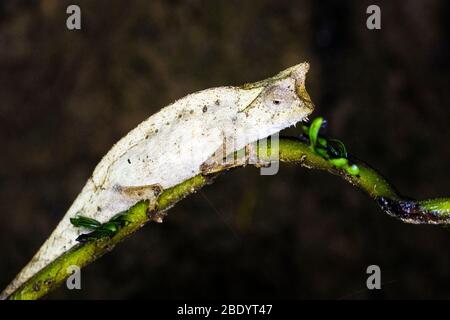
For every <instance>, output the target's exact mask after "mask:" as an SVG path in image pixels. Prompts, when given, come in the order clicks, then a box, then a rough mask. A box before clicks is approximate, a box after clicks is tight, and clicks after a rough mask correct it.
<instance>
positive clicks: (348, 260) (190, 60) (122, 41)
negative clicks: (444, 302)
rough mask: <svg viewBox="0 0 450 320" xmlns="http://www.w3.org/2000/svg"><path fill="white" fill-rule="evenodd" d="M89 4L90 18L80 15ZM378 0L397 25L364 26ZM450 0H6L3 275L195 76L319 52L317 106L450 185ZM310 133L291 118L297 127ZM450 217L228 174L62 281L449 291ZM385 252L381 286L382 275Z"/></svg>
mask: <svg viewBox="0 0 450 320" xmlns="http://www.w3.org/2000/svg"><path fill="white" fill-rule="evenodd" d="M69 4H78V5H80V6H81V10H82V30H81V31H68V30H67V29H66V27H65V19H66V17H67V14H66V13H65V11H66V7H67V6H68V5H69ZM370 4H377V5H379V6H380V7H381V11H382V29H381V30H377V31H370V30H368V29H367V28H366V18H367V16H368V15H367V14H366V8H367V6H368V5H370ZM449 8H450V4H449V2H448V1H444V0H443V1H436V0H431V1H430V0H411V1H369V2H368V1H354V2H348V1H327V2H325V1H314V0H310V1H298V0H297V1H109V0H108V1H106V0H104V1H70V2H67V1H60V0H45V1H4V0H2V1H1V2H0V130H1V131H0V132H1V134H0V140H1V144H0V146H1V153H2V156H1V157H0V177H1V180H0V287H2V288H3V287H5V286H6V285H7V283H9V281H10V280H11V279H12V278H13V277H14V275H15V274H16V273H17V272H18V271H19V270H20V268H21V267H22V266H23V265H25V263H26V262H27V261H28V260H29V259H30V258H31V257H32V255H33V254H34V252H35V251H36V250H37V249H38V248H39V246H40V245H41V244H42V243H43V241H44V240H45V238H46V237H47V236H48V235H49V234H50V232H51V230H52V229H53V228H54V227H55V225H56V224H57V222H58V221H59V220H60V218H61V217H62V216H63V214H64V212H65V211H66V210H67V208H68V207H69V206H70V204H71V203H72V201H73V200H74V198H75V197H76V195H77V194H78V192H79V191H80V190H81V188H82V186H83V185H84V183H85V181H86V179H87V178H88V177H89V175H90V174H91V172H92V170H93V169H94V167H95V165H96V163H98V161H99V160H100V159H101V157H102V156H103V155H104V154H105V153H106V152H107V151H108V150H109V148H110V147H111V146H112V144H113V143H114V142H115V141H117V140H118V139H119V138H120V137H122V136H123V135H124V134H125V133H126V132H128V131H129V130H131V129H132V128H134V127H135V126H136V125H137V124H138V123H139V122H141V121H143V120H144V119H146V118H147V117H148V116H150V115H151V114H153V113H155V112H156V111H158V110H159V109H160V108H161V107H163V106H165V105H167V104H169V103H170V102H172V101H173V100H175V99H177V98H180V97H182V96H184V95H186V94H188V93H191V92H194V91H197V90H201V89H204V88H208V87H213V86H220V85H238V84H242V83H245V82H252V81H256V80H260V79H264V78H267V77H268V76H271V75H273V74H275V73H277V72H278V71H280V70H282V69H284V68H286V67H289V66H291V65H294V64H297V63H299V62H302V61H305V60H307V61H309V62H310V63H311V71H310V73H309V76H308V80H307V87H308V91H309V93H310V95H311V97H312V99H313V101H314V102H315V104H316V110H315V112H314V116H317V115H322V116H324V117H325V118H327V119H328V120H329V128H328V132H329V134H330V135H332V136H335V137H339V138H340V139H342V140H343V141H345V143H346V145H347V147H348V148H349V149H350V151H351V152H352V153H353V154H355V155H357V156H358V157H359V158H361V159H364V160H365V161H367V162H369V163H371V164H372V165H373V166H374V167H375V168H377V169H379V170H380V171H381V172H382V173H383V174H384V175H386V176H387V177H388V178H389V180H390V181H391V182H392V183H393V184H394V185H395V186H397V187H398V189H399V190H400V191H402V192H403V193H405V194H407V195H409V196H411V197H415V198H429V197H437V196H449V195H450V179H449V176H450V174H449V172H450V164H449V160H450V149H449V147H448V141H449V140H450V129H449V121H448V120H449V115H450V113H449V106H450V101H449V94H448V89H449V88H448V85H449V76H450V75H449V73H450V69H449V19H448V17H450V12H449V11H450V10H449ZM296 133H298V132H297V131H295V130H291V131H290V132H289V134H296ZM449 245H450V233H449V231H448V230H447V229H444V228H442V227H437V226H416V225H407V224H403V223H401V222H400V221H397V220H395V219H393V218H391V217H389V216H387V215H385V214H384V213H382V212H381V211H380V209H379V208H378V207H377V205H376V203H374V202H373V201H372V200H371V199H370V198H368V197H367V196H366V195H364V194H363V193H361V192H360V191H358V190H355V189H354V188H353V187H352V186H350V185H348V184H347V183H345V182H344V181H342V180H340V179H339V178H337V177H334V176H331V175H329V174H327V173H323V172H317V171H309V170H306V169H303V168H299V167H296V166H289V165H282V167H281V170H280V172H279V173H278V174H277V175H276V176H260V175H259V171H258V170H257V169H255V168H246V169H239V170H236V171H233V172H230V173H228V174H226V175H223V176H222V177H220V178H219V179H218V180H216V182H215V183H214V184H213V185H211V186H208V187H206V188H205V189H204V190H203V191H201V192H199V193H197V194H195V195H193V196H190V197H189V198H187V199H185V200H184V201H182V202H181V203H179V204H178V205H177V206H176V207H175V208H173V209H172V210H171V211H170V212H169V216H168V218H167V219H166V220H165V222H164V223H163V224H151V225H148V226H146V227H145V228H143V229H142V230H141V231H140V232H138V233H137V234H135V235H134V236H133V237H132V238H130V239H129V240H127V241H126V242H124V243H122V244H121V245H119V246H118V247H117V248H116V249H115V250H114V251H113V252H111V253H109V254H108V255H106V256H105V257H103V258H102V259H100V260H99V261H97V262H96V263H94V264H92V265H90V266H89V267H87V268H86V269H84V270H83V271H82V290H81V291H69V290H67V289H65V288H61V289H59V290H57V291H56V292H54V293H52V294H50V295H49V296H48V298H49V299H55V298H65V299H71V298H86V299H94V298H112V299H116V298H188V297H194V298H218V297H226V298H262V297H264V298H300V299H304V298H319V299H328V298H330V299H340V298H350V299H353V298H356V299H360V298H363V299H365V298H450V250H449V249H448V248H449ZM370 264H377V265H379V266H380V267H381V271H382V282H383V284H382V290H379V291H376V292H374V291H369V290H367V289H366V286H365V283H366V278H367V275H366V273H365V271H366V268H367V266H368V265H370Z"/></svg>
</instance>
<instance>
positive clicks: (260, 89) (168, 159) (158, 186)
mask: <svg viewBox="0 0 450 320" xmlns="http://www.w3.org/2000/svg"><path fill="white" fill-rule="evenodd" d="M308 69H309V65H308V63H302V64H299V65H296V66H293V67H291V68H288V69H286V70H284V71H282V72H280V73H279V74H277V75H276V76H274V77H271V78H268V79H266V80H263V81H259V82H255V83H251V84H246V85H243V86H240V87H232V86H227V87H218V88H211V89H206V90H203V91H199V92H196V93H193V94H190V95H188V96H186V97H184V98H182V99H180V100H177V101H175V102H174V103H172V104H170V105H169V106H167V107H165V108H163V109H161V110H160V111H159V112H158V113H156V114H154V115H153V116H151V117H150V118H148V119H147V120H145V121H144V122H142V123H141V124H140V125H138V126H137V127H136V128H135V129H133V130H132V131H130V132H129V133H128V134H127V135H126V136H125V137H123V138H122V139H121V140H120V141H119V142H117V143H116V144H115V145H114V146H113V147H112V148H111V150H110V151H109V152H108V153H107V154H106V155H105V156H104V157H103V159H102V160H101V161H100V163H99V164H98V165H97V167H96V168H95V170H94V172H93V174H92V176H91V177H90V178H89V179H88V181H87V183H86V185H85V186H84V188H83V189H82V191H81V193H80V194H79V195H78V197H77V198H76V200H75V201H74V203H73V204H72V206H71V207H70V208H69V210H68V211H67V213H66V215H65V216H64V217H63V219H62V220H61V221H60V223H59V224H58V226H57V227H56V228H55V230H54V231H53V233H52V234H51V235H50V237H49V238H48V239H47V241H46V242H45V243H44V244H43V245H42V247H41V248H40V249H39V251H38V252H37V253H36V255H35V256H34V257H33V259H32V260H31V261H30V262H29V263H28V265H26V266H25V268H23V270H22V271H21V272H20V273H19V274H18V275H17V277H16V278H15V279H14V280H13V282H12V283H11V284H10V285H9V286H8V287H7V288H6V289H5V290H4V291H3V293H2V294H1V296H0V298H3V299H4V298H6V297H8V295H10V294H11V293H12V292H13V291H14V290H16V289H17V288H18V287H20V286H21V285H22V284H23V283H24V282H25V281H27V280H28V279H29V278H30V277H32V276H33V275H34V274H36V273H37V272H38V271H39V270H41V269H42V268H44V267H45V266H46V265H48V264H49V263H50V262H52V261H53V260H54V259H55V258H57V257H58V256H60V255H61V254H63V253H64V252H66V251H67V250H69V249H71V248H72V247H73V246H75V245H76V244H77V242H76V238H77V237H78V236H79V235H80V233H82V232H83V230H80V229H79V228H76V227H74V226H73V225H72V224H71V223H70V218H73V217H76V216H77V215H83V216H86V217H90V218H94V219H96V220H98V221H100V222H106V221H108V220H109V219H111V217H113V216H114V215H115V214H117V213H119V212H122V211H124V210H127V209H128V208H129V207H131V206H132V205H134V204H135V203H137V202H138V201H140V200H149V203H150V206H149V207H150V208H152V205H154V204H155V203H156V200H157V197H158V195H159V194H160V193H161V192H162V191H163V190H165V189H167V188H170V187H173V186H175V185H177V184H179V183H181V182H183V181H185V180H187V179H189V178H191V177H193V176H195V175H197V174H200V173H202V170H203V169H202V168H205V166H204V164H205V163H207V162H208V159H212V158H213V157H214V155H215V154H216V153H217V151H218V150H223V147H224V143H225V142H227V143H226V149H227V150H226V152H227V153H230V152H234V151H236V150H240V149H242V148H243V147H245V146H246V145H248V144H251V143H253V142H255V141H257V140H259V139H262V138H266V137H268V136H270V135H272V134H274V133H276V132H278V131H280V130H282V129H284V128H287V127H289V126H292V125H295V124H296V123H298V122H299V121H302V120H304V119H305V118H306V117H307V116H308V115H309V114H310V113H311V112H312V111H313V109H314V106H313V104H312V102H311V100H310V98H309V95H308V93H307V92H306V89H305V77H306V73H307V72H308ZM230 142H231V143H230ZM206 167H207V166H206Z"/></svg>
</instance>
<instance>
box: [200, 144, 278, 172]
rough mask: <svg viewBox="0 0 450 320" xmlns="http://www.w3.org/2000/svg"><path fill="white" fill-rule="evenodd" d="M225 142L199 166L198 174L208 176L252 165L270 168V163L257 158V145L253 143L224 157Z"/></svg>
mask: <svg viewBox="0 0 450 320" xmlns="http://www.w3.org/2000/svg"><path fill="white" fill-rule="evenodd" d="M224 150H225V142H224V145H222V147H221V148H219V149H218V150H217V151H216V152H214V153H213V155H212V156H211V157H210V158H209V159H208V160H206V161H205V162H204V163H203V164H202V165H201V166H200V172H201V173H202V174H203V175H210V174H214V173H217V172H220V171H224V170H229V169H232V168H237V167H245V166H246V165H247V164H253V165H255V166H256V167H265V166H270V161H265V160H263V159H260V158H259V157H258V152H257V145H256V142H255V143H250V144H247V145H246V146H245V147H244V148H243V149H241V150H238V151H235V152H232V153H230V154H228V155H227V156H226V157H224V156H223V155H224V154H226V153H225V152H224Z"/></svg>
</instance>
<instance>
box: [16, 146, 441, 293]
mask: <svg viewBox="0 0 450 320" xmlns="http://www.w3.org/2000/svg"><path fill="white" fill-rule="evenodd" d="M268 149H269V150H268V153H269V154H270V146H269V148H268ZM257 151H258V155H259V157H260V158H261V159H262V160H264V159H266V160H267V159H268V155H267V153H266V152H265V151H264V152H263V151H262V150H260V149H258V150H257ZM279 159H280V161H282V162H291V163H297V164H299V165H300V166H302V167H306V168H309V169H319V170H325V171H328V172H330V173H332V174H334V175H338V176H340V177H342V178H344V179H345V180H346V181H348V182H349V183H351V184H352V185H354V186H356V187H358V188H360V189H361V190H363V191H364V192H366V193H367V194H368V195H369V196H370V197H371V198H373V199H375V200H376V201H377V202H378V203H379V205H380V206H381V208H382V209H383V210H384V211H385V212H386V213H388V214H389V215H391V216H394V217H396V218H399V219H401V220H402V221H404V222H408V223H432V224H447V223H450V218H449V217H450V198H442V199H435V200H425V201H420V202H415V201H412V200H405V199H403V198H402V197H401V196H400V195H399V194H398V193H397V192H396V191H395V190H394V188H393V187H392V186H391V185H390V184H389V183H388V182H387V181H386V180H385V179H384V178H383V177H382V176H381V175H380V174H379V173H378V172H377V171H375V170H374V169H373V168H371V167H370V166H368V165H367V164H365V163H364V162H362V161H359V160H357V159H355V158H353V157H351V156H349V157H348V159H349V160H351V163H353V164H355V165H357V166H358V168H359V173H358V174H357V175H351V174H349V173H348V172H347V171H346V170H344V169H342V168H338V167H336V166H335V165H333V163H332V162H330V161H328V160H326V159H324V158H323V157H321V156H320V155H318V154H317V153H315V152H314V150H312V149H311V147H310V145H309V143H307V142H304V141H300V140H298V139H288V138H284V139H280V141H279ZM214 177H215V176H202V175H197V176H195V177H193V178H191V179H189V180H186V181H184V182H182V183H181V184H179V185H177V186H175V187H172V188H170V189H167V190H165V191H164V192H163V193H162V194H161V196H160V197H159V199H158V203H157V210H156V211H155V212H152V213H150V214H148V212H147V209H148V203H147V202H146V201H141V202H139V203H137V204H136V205H134V206H133V207H132V208H130V209H129V211H128V213H127V219H128V220H129V221H130V223H129V224H127V225H126V226H124V227H122V228H120V229H119V231H118V232H117V233H116V234H115V235H114V236H113V237H112V238H103V239H99V240H95V241H90V242H86V243H80V244H78V245H77V246H75V247H74V248H72V249H71V250H69V251H67V252H66V253H64V254H63V255H61V256H60V257H58V258H57V259H55V260H54V261H53V262H52V263H50V264H49V265H47V266H46V267H45V268H43V269H42V270H41V271H39V272H38V273H37V274H35V275H34V276H33V277H32V278H30V279H29V280H28V281H27V282H25V283H24V284H23V285H22V286H21V287H20V288H18V289H17V290H16V291H15V292H14V293H12V294H11V295H10V296H9V297H8V299H39V298H41V297H43V296H45V295H46V294H47V293H49V292H50V291H52V290H54V289H55V288H57V287H58V286H59V285H61V284H62V283H63V282H64V281H65V279H67V278H68V277H69V276H70V275H71V274H70V273H69V271H68V267H69V266H71V265H77V266H78V267H80V268H82V267H84V266H86V265H88V264H90V263H91V262H93V261H95V260H96V259H98V258H99V257H101V256H102V255H103V254H105V253H107V252H109V251H111V250H112V249H113V248H114V247H115V245H116V244H117V243H119V242H121V241H122V240H124V239H126V238H127V237H128V236H129V235H131V234H133V233H134V232H136V231H137V230H139V229H140V228H141V227H142V226H144V225H145V224H146V223H148V222H149V221H152V220H155V221H158V220H160V219H161V218H162V217H163V216H164V215H165V212H166V211H167V210H168V209H170V208H171V207H172V206H174V205H175V204H176V203H177V202H178V201H180V200H181V199H183V198H184V197H186V196H187V195H189V194H192V193H194V192H196V191H197V190H199V189H200V188H202V187H203V186H205V185H206V184H208V183H210V182H211V181H212V180H213V178H214Z"/></svg>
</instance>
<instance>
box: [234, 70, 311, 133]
mask: <svg viewBox="0 0 450 320" xmlns="http://www.w3.org/2000/svg"><path fill="white" fill-rule="evenodd" d="M308 70H309V64H308V63H306V62H305V63H301V64H298V65H296V66H293V67H290V68H288V69H286V70H284V71H282V72H280V73H279V74H277V75H276V76H274V77H272V78H269V79H266V80H263V81H259V82H255V83H251V84H247V85H244V86H242V89H244V90H258V91H259V92H258V94H257V96H256V98H255V99H254V100H253V101H251V103H249V104H247V105H246V106H245V108H243V109H242V110H240V113H241V114H242V121H243V122H246V123H247V126H246V127H247V128H256V129H257V130H259V132H258V136H259V138H263V137H267V136H269V135H271V134H273V133H275V132H278V131H280V130H282V129H284V128H287V127H290V126H292V125H294V124H296V123H297V122H299V121H302V120H304V119H306V118H307V117H308V115H309V114H310V113H311V112H312V111H313V110H314V104H313V103H312V101H311V98H310V97H309V94H308V92H307V91H306V87H305V80H306V74H307V72H308Z"/></svg>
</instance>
